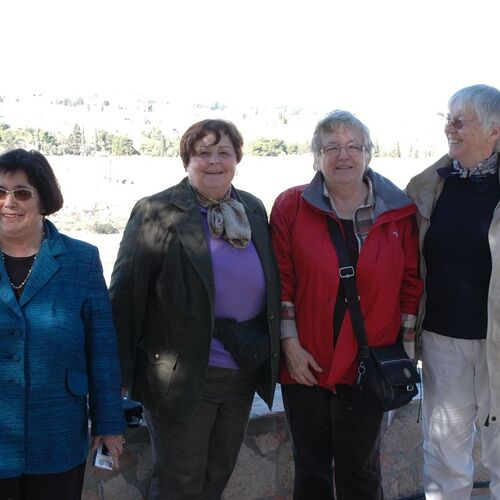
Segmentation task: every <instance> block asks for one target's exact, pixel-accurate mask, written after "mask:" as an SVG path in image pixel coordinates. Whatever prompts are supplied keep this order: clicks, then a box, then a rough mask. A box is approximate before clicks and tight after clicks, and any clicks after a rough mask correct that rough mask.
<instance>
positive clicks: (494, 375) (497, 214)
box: [406, 155, 500, 421]
mask: <svg viewBox="0 0 500 500" xmlns="http://www.w3.org/2000/svg"><path fill="white" fill-rule="evenodd" d="M451 163H452V160H451V158H450V157H449V156H448V155H445V156H443V157H442V158H441V159H440V160H438V161H437V162H436V163H434V165H431V166H430V167H429V168H427V169H426V170H424V171H423V172H421V173H420V174H418V175H416V176H415V177H413V179H411V181H410V183H409V184H408V186H407V188H406V192H407V194H408V196H410V198H412V199H413V201H414V202H415V204H416V205H417V208H418V214H417V224H418V228H419V241H420V250H422V248H423V245H424V239H425V234H426V232H427V229H428V228H429V225H430V218H431V215H432V212H433V210H434V207H435V206H436V202H437V200H438V198H439V196H440V195H441V192H442V191H443V186H444V178H443V177H440V176H439V174H438V173H437V169H438V168H442V167H447V166H451ZM488 240H489V244H490V252H491V265H492V268H491V279H490V285H489V291H488V327H487V332H486V361H487V364H488V372H489V378H490V394H491V398H490V401H491V403H490V420H492V421H495V420H497V419H498V418H499V415H498V409H500V203H499V204H498V205H497V206H496V208H495V211H494V212H493V219H492V221H491V225H490V229H489V233H488ZM420 277H421V278H422V279H423V280H424V282H425V277H426V265H425V259H424V257H423V256H422V252H421V259H420ZM425 301H426V296H425V292H424V294H423V296H422V299H421V301H420V309H419V314H418V320H417V345H416V347H417V354H419V353H420V345H421V342H420V340H421V338H420V335H421V330H422V322H423V320H424V315H425Z"/></svg>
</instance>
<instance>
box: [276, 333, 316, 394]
mask: <svg viewBox="0 0 500 500" xmlns="http://www.w3.org/2000/svg"><path fill="white" fill-rule="evenodd" d="M281 348H282V351H283V354H284V355H285V363H286V367H287V368H288V373H290V376H291V377H292V378H293V379H294V380H295V381H296V382H298V383H299V384H303V385H308V386H313V385H316V384H317V383H318V381H317V380H316V377H315V376H314V374H313V373H312V371H311V370H310V367H311V368H312V369H313V370H315V371H317V372H320V373H321V372H322V371H323V370H322V369H321V366H319V365H318V363H317V361H316V360H315V359H314V356H313V355H312V354H310V353H309V352H307V351H306V350H305V349H304V348H303V347H302V346H301V345H300V342H299V339H298V338H296V337H285V338H284V339H282V340H281Z"/></svg>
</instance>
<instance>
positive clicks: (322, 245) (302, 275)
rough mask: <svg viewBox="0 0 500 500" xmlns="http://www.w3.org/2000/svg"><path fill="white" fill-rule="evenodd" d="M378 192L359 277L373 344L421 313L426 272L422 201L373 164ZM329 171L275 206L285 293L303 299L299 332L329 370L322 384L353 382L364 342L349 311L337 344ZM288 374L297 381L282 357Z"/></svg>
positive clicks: (392, 336) (285, 377)
mask: <svg viewBox="0 0 500 500" xmlns="http://www.w3.org/2000/svg"><path fill="white" fill-rule="evenodd" d="M367 175H368V177H369V178H370V180H371V181H372V186H373V192H374V195H375V213H376V218H375V222H374V224H373V226H372V228H371V230H370V232H369V234H368V236H367V238H366V240H365V242H364V243H363V245H362V247H361V251H360V254H359V259H358V262H357V266H356V280H357V288H358V293H359V296H360V299H361V309H362V311H363V316H364V320H365V328H366V334H367V338H368V343H369V345H373V346H382V345H390V344H393V343H394V342H395V341H396V339H397V336H398V333H399V330H400V328H401V313H407V314H416V313H417V309H418V304H419V299H420V296H421V294H422V282H421V280H420V279H419V272H418V265H419V251H418V236H417V228H416V223H415V220H414V219H415V217H414V214H415V212H416V208H415V205H414V204H413V203H412V202H411V200H410V199H409V198H408V197H407V196H406V195H405V194H404V193H403V192H402V191H401V190H400V189H399V188H397V187H396V186H395V185H394V184H392V182H390V181H389V180H388V179H386V178H384V177H382V176H381V175H379V174H376V173H375V172H373V171H372V170H371V169H368V171H367ZM322 182H323V181H322V176H321V174H319V173H318V174H317V175H316V176H315V178H314V179H313V181H312V182H311V183H310V184H308V185H306V186H298V187H294V188H291V189H289V190H287V191H285V192H284V193H282V194H281V195H280V196H279V197H278V198H277V199H276V202H275V204H274V207H273V210H272V213H271V230H272V238H273V247H274V250H275V253H276V258H277V260H278V266H279V270H280V276H281V300H282V301H290V302H293V304H294V305H295V320H296V323H297V329H298V332H299V340H300V343H301V344H302V346H303V347H304V349H306V350H307V351H308V352H310V353H311V354H312V355H313V356H314V358H315V359H316V361H317V362H318V363H319V365H320V366H321V367H322V368H323V372H322V373H315V376H316V378H317V379H318V383H319V385H320V386H322V387H326V388H328V389H331V390H334V389H335V385H336V384H339V383H341V384H352V383H354V382H355V379H356V367H357V361H356V360H357V353H358V346H357V342H356V339H355V337H354V332H353V330H352V324H351V318H350V315H349V312H346V314H345V317H344V320H343V324H342V327H341V329H340V334H339V337H338V339H337V343H336V345H335V347H334V345H333V311H334V308H335V302H336V298H337V291H338V288H339V284H340V283H339V274H338V268H339V265H338V259H337V254H336V251H335V248H334V246H333V243H332V241H331V239H330V233H329V230H328V222H327V221H328V219H327V218H328V217H333V218H335V216H334V214H333V213H332V212H331V209H330V205H329V202H328V200H327V199H326V198H325V197H324V196H323V194H322ZM280 382H281V383H282V384H283V383H284V384H287V383H296V382H295V381H294V380H293V379H292V378H291V377H290V375H289V374H288V371H287V369H286V366H285V363H284V362H282V363H281V367H280Z"/></svg>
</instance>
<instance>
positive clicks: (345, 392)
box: [271, 111, 422, 500]
mask: <svg viewBox="0 0 500 500" xmlns="http://www.w3.org/2000/svg"><path fill="white" fill-rule="evenodd" d="M372 148H373V144H372V142H371V139H370V132H369V130H368V128H367V127H366V126H365V125H364V124H363V123H362V122H361V121H360V120H358V119H357V118H356V117H355V116H353V115H352V114H351V113H348V112H345V111H334V112H332V113H330V114H328V115H327V116H326V117H325V118H324V119H323V120H321V121H320V122H319V123H318V125H317V127H316V130H315V132H314V135H313V139H312V151H313V154H314V160H315V163H314V167H315V170H317V173H316V175H315V176H314V178H313V179H312V181H311V183H310V184H308V185H306V186H298V187H294V188H291V189H289V190H287V191H285V192H284V193H282V194H281V195H280V196H279V197H278V198H277V200H276V202H275V204H274V207H273V210H272V214H271V227H272V236H273V246H274V250H275V253H276V257H277V259H278V265H279V269H280V275H281V287H282V292H281V300H282V334H281V344H282V351H283V354H284V363H282V366H281V373H280V382H281V384H282V393H283V401H284V405H285V410H286V413H287V418H288V422H289V426H290V431H291V434H292V438H293V444H294V460H295V485H294V499H295V500H301V499H304V500H305V499H310V498H314V499H316V500H323V499H325V500H326V499H333V498H337V500H345V499H352V498H356V499H357V500H361V499H363V500H368V499H370V500H372V499H373V500H380V499H382V498H383V492H382V485H381V470H380V458H379V455H380V428H381V423H382V417H383V410H382V409H381V408H380V407H379V406H378V405H377V403H376V402H375V401H373V400H369V399H368V398H367V397H365V396H362V397H360V394H359V392H358V391H357V386H356V370H357V357H358V345H357V342H356V338H355V335H354V331H353V328H352V323H351V318H350V315H349V313H348V312H346V307H345V301H344V298H343V293H342V291H341V286H340V283H339V264H338V259H337V254H336V251H335V247H334V246H333V243H332V241H331V238H330V232H329V225H328V220H329V219H332V220H333V221H334V222H335V223H336V224H339V225H340V228H341V230H342V233H343V235H344V238H345V241H346V245H347V248H348V251H349V255H350V257H351V261H352V264H353V266H354V268H355V272H356V282H357V288H358V293H359V296H360V300H361V309H362V312H363V316H364V322H365V328H366V334H367V338H368V343H369V345H371V346H385V345H391V344H394V343H395V342H396V340H397V338H398V335H400V334H402V335H403V337H404V340H405V341H407V343H408V344H410V343H411V341H412V340H413V336H414V326H415V319H416V313H417V309H418V303H419V299H420V295H421V293H422V283H421V280H420V279H419V275H418V240H417V231H416V225H415V211H416V210H415V205H414V204H413V203H412V201H411V200H410V199H409V198H408V197H407V196H406V195H405V194H404V193H403V192H402V191H401V190H400V189H399V188H397V187H396V186H395V185H394V184H392V182H390V181H389V180H388V179H386V178H384V177H382V176H381V175H379V174H377V173H375V172H374V171H373V170H371V169H370V168H369V167H368V165H369V163H370V159H371V151H372ZM332 462H335V468H334V470H333V467H332ZM334 484H335V486H334ZM334 488H335V491H336V495H337V496H336V497H334Z"/></svg>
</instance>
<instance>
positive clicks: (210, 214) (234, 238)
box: [191, 184, 252, 248]
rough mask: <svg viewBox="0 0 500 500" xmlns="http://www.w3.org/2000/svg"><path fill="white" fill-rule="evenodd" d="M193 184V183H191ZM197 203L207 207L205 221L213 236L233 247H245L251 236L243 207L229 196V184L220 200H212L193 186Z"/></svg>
mask: <svg viewBox="0 0 500 500" xmlns="http://www.w3.org/2000/svg"><path fill="white" fill-rule="evenodd" d="M191 186H193V184H191ZM193 189H194V191H195V193H196V199H197V200H198V203H199V204H200V205H201V206H202V207H205V208H206V209H207V223H208V227H209V229H210V234H211V235H212V237H213V238H220V237H221V236H222V238H224V239H225V240H226V241H227V242H228V243H229V244H231V245H232V246H233V247H235V248H246V247H247V246H248V244H249V243H250V240H251V238H252V231H251V228H250V222H248V217H247V214H246V212H245V207H244V206H243V205H242V204H241V203H240V202H239V201H237V200H234V199H233V198H231V186H229V188H228V189H227V191H226V193H225V194H224V198H223V199H222V200H219V201H217V200H213V199H211V198H209V197H208V196H206V195H204V194H203V193H202V192H201V191H200V190H199V189H197V188H196V187H195V186H193Z"/></svg>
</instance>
